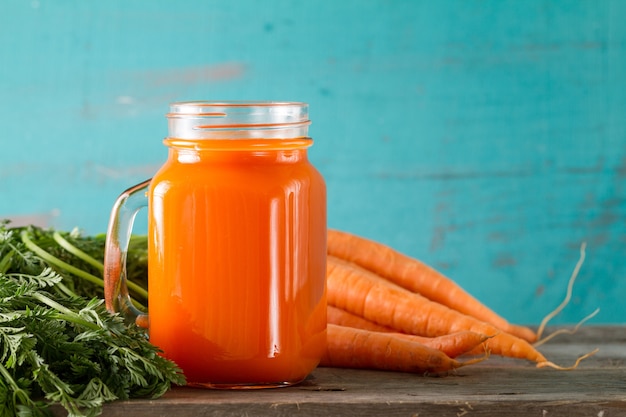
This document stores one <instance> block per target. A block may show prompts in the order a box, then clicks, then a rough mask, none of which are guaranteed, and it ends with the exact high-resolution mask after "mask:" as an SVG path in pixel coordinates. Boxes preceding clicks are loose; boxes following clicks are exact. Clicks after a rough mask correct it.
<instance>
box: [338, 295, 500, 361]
mask: <svg viewBox="0 0 626 417" xmlns="http://www.w3.org/2000/svg"><path fill="white" fill-rule="evenodd" d="M326 311H327V314H326V316H327V318H328V323H329V324H336V325H339V326H345V327H353V328H356V329H361V330H370V331H374V332H382V333H393V334H394V335H395V336H397V337H400V338H403V339H406V340H410V341H413V342H418V343H421V344H423V345H425V346H428V347H431V348H433V349H437V350H440V351H442V352H443V353H445V354H446V355H448V356H449V357H451V358H456V357H457V356H460V355H463V354H468V353H471V354H482V353H484V352H481V350H480V349H479V347H480V345H481V344H483V343H484V342H485V341H486V340H487V339H489V336H486V335H484V334H480V333H476V332H472V331H469V330H462V331H459V332H455V333H450V334H445V335H442V336H436V337H426V336H417V335H412V334H406V333H398V332H396V331H395V330H394V329H392V328H390V327H386V326H381V325H380V324H376V323H374V322H372V321H369V320H367V319H364V318H363V317H359V316H357V315H356V314H352V313H350V312H348V311H345V310H342V309H340V308H337V307H335V306H332V305H328V306H327V310H326Z"/></svg>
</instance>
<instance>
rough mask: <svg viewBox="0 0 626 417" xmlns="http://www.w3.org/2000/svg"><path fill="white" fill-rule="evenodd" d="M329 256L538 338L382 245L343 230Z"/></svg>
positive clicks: (331, 234) (333, 234) (333, 233)
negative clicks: (354, 264) (352, 263)
mask: <svg viewBox="0 0 626 417" xmlns="http://www.w3.org/2000/svg"><path fill="white" fill-rule="evenodd" d="M328 254H329V255H332V256H335V257H338V258H341V259H345V260H348V261H350V262H354V263H356V264H358V265H360V266H362V267H364V268H366V269H369V270H371V271H373V272H375V273H376V274H378V275H380V276H382V277H384V278H386V279H388V280H390V281H392V282H395V283H396V284H398V285H400V286H401V287H404V288H406V289H408V290H410V291H413V292H417V293H419V294H421V295H423V296H424V297H426V298H428V299H430V300H432V301H435V302H437V303H440V304H443V305H445V306H447V307H450V308H452V309H454V310H457V311H459V312H461V313H463V314H466V315H470V316H473V317H475V318H477V319H479V320H480V321H484V322H487V323H491V324H492V325H494V326H495V327H497V328H498V329H500V330H502V331H504V332H507V333H511V334H513V335H515V336H517V337H520V338H522V339H524V340H526V341H528V342H531V343H532V342H534V341H535V340H536V339H537V335H536V334H535V332H534V331H533V330H532V329H530V328H528V327H525V326H519V325H515V324H511V323H509V322H508V321H507V320H505V319H504V318H503V317H501V316H499V315H498V314H497V313H495V312H494V311H493V310H491V309H490V308H488V307H487V306H486V305H484V304H483V303H481V302H480V301H479V300H477V299H476V298H475V297H473V296H472V295H471V294H469V293H468V292H467V291H465V290H464V289H463V288H462V287H461V286H459V285H458V284H457V283H456V282H454V281H453V280H451V279H450V278H448V277H446V276H445V275H443V274H442V273H440V272H439V271H437V270H435V269H434V268H432V267H430V266H428V265H426V264H424V263H422V262H420V261H419V260H417V259H415V258H412V257H409V256H407V255H404V254H402V253H400V252H398V251H396V250H394V249H392V248H390V247H389V246H386V245H384V244H382V243H379V242H376V241H373V240H369V239H366V238H363V237H360V236H357V235H354V234H350V233H347V232H343V231H338V230H329V231H328Z"/></svg>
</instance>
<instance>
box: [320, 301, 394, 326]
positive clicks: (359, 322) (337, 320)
mask: <svg viewBox="0 0 626 417" xmlns="http://www.w3.org/2000/svg"><path fill="white" fill-rule="evenodd" d="M326 320H327V322H328V323H329V324H337V325H339V326H346V327H354V328H356V329H362V330H371V331H374V332H385V333H393V332H395V330H394V329H392V328H390V327H386V326H381V325H380V324H376V323H374V322H373V321H369V320H367V319H364V318H363V317H360V316H357V315H356V314H352V313H350V312H349V311H346V310H343V309H341V308H337V307H335V306H332V305H330V304H329V305H328V306H327V307H326Z"/></svg>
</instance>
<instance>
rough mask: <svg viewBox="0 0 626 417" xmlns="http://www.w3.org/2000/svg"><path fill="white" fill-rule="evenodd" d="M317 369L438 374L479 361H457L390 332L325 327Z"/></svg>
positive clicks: (329, 325) (334, 326) (332, 325)
mask: <svg viewBox="0 0 626 417" xmlns="http://www.w3.org/2000/svg"><path fill="white" fill-rule="evenodd" d="M327 332H328V341H327V344H326V351H325V353H324V355H323V356H322V360H321V362H320V366H329V367H335V368H362V369H378V370H387V371H399V372H414V373H424V374H440V373H446V372H450V371H453V370H455V369H457V368H460V367H461V366H465V365H469V364H471V363H476V362H478V361H480V360H482V359H479V360H471V361H467V362H459V361H457V360H455V359H452V358H450V357H448V356H447V355H446V354H445V353H443V352H441V351H439V350H437V349H433V348H430V347H428V346H424V345H422V344H420V343H417V342H413V341H410V340H406V339H402V338H399V337H396V336H394V335H393V334H391V333H383V332H373V331H369V330H363V329H356V328H353V327H346V326H339V325H336V324H328V326H327Z"/></svg>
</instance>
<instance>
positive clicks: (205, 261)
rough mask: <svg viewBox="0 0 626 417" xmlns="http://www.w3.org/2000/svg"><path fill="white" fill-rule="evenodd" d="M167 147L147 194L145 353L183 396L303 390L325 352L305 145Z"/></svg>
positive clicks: (319, 184)
mask: <svg viewBox="0 0 626 417" xmlns="http://www.w3.org/2000/svg"><path fill="white" fill-rule="evenodd" d="M165 143H166V145H167V146H168V148H169V157H168V160H167V162H166V163H165V165H164V166H163V167H162V168H161V169H160V170H159V171H158V173H157V174H156V175H155V176H154V178H153V179H152V181H151V184H150V189H149V192H148V201H149V202H148V207H149V210H148V212H149V214H148V216H149V217H148V219H149V220H148V230H149V254H148V259H149V261H148V262H149V321H150V325H149V334H150V340H151V342H152V343H153V344H155V345H156V346H158V347H159V348H160V349H162V350H163V355H164V356H165V357H167V358H169V359H171V360H173V361H174V362H176V363H177V364H178V365H179V366H180V367H181V368H182V370H183V372H184V374H185V376H186V378H187V381H188V383H189V384H192V385H201V386H209V387H238V386H241V387H256V386H259V387H263V386H280V385H290V384H293V383H296V382H299V381H301V380H303V379H304V378H305V377H306V376H307V375H308V374H309V373H310V372H311V371H312V370H313V369H314V368H315V367H316V366H317V364H318V361H319V359H320V357H321V355H322V352H323V349H324V346H325V342H326V339H325V331H326V298H325V297H326V294H325V273H326V268H325V265H326V263H325V262H326V190H325V185H324V180H323V178H322V177H321V175H320V174H319V173H318V171H317V170H316V169H315V168H314V167H313V166H312V165H311V163H310V162H309V160H308V158H307V148H308V147H309V146H310V145H311V143H312V141H311V140H310V139H308V138H306V137H305V138H292V139H256V138H253V139H248V138H246V139H235V140H233V139H211V140H178V139H172V138H169V139H166V141H165Z"/></svg>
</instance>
